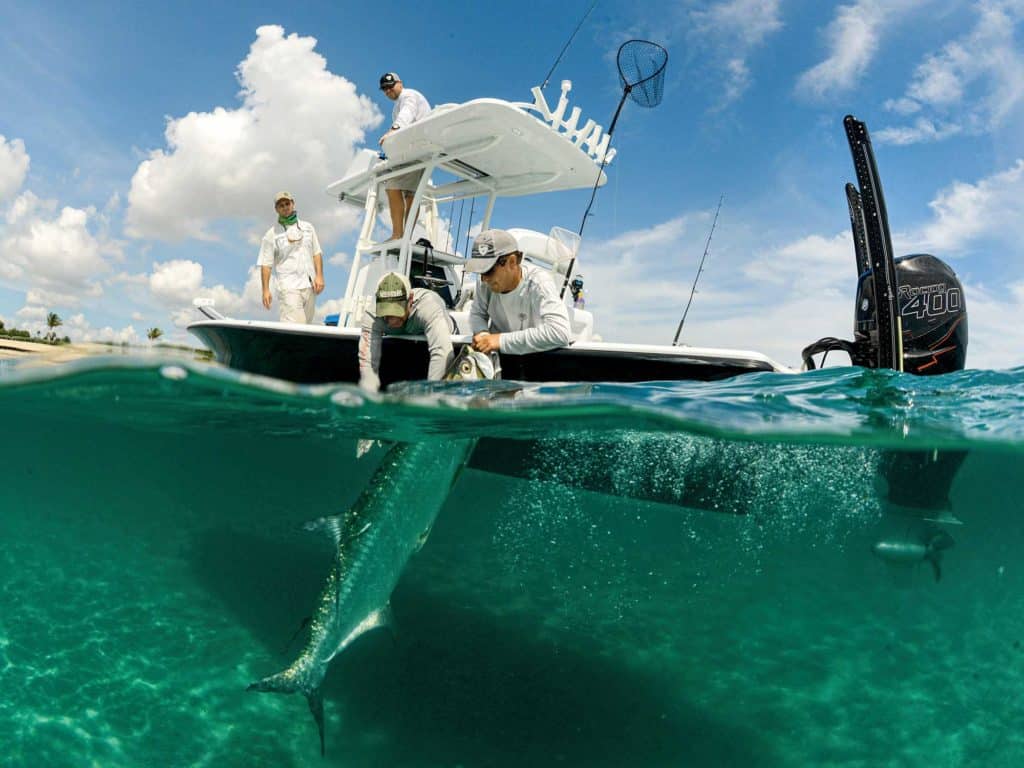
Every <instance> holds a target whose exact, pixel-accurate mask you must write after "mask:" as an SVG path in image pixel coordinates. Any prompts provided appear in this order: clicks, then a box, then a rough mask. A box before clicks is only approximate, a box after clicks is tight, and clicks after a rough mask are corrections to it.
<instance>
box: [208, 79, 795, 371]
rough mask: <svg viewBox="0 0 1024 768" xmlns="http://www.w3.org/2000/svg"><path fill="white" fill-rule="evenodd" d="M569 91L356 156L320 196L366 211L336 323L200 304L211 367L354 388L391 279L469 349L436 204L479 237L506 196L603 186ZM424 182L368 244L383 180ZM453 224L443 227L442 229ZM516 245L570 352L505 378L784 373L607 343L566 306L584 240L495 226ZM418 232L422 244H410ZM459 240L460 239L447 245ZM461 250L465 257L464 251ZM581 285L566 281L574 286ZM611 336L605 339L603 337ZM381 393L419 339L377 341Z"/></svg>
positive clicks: (459, 258)
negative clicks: (426, 302)
mask: <svg viewBox="0 0 1024 768" xmlns="http://www.w3.org/2000/svg"><path fill="white" fill-rule="evenodd" d="M571 89H572V83H571V82H570V81H568V80H564V81H562V84H561V94H560V96H559V100H558V103H557V104H556V105H555V107H554V109H552V108H551V107H550V106H549V104H548V102H547V100H546V98H545V96H544V93H543V91H542V89H541V87H539V86H538V87H535V88H533V89H532V95H533V100H532V101H530V102H511V101H505V100H502V99H494V98H481V99H474V100H472V101H468V102H465V103H462V104H444V105H441V106H438V107H436V108H435V109H434V110H433V111H432V112H431V113H430V114H429V115H428V116H427V117H425V118H423V119H422V120H420V121H418V122H416V123H413V124H412V125H409V126H407V127H405V128H402V129H400V130H397V131H395V132H393V133H391V134H390V135H389V136H388V138H387V140H386V141H385V150H386V153H387V154H386V157H382V156H381V155H380V154H378V152H377V151H375V150H371V149H363V150H361V151H360V152H359V153H358V154H357V155H356V158H355V160H354V161H353V163H352V164H351V166H350V167H349V168H348V171H347V173H346V174H345V176H344V178H342V179H340V180H339V181H336V182H334V183H333V184H331V185H330V186H329V187H328V188H327V192H328V193H329V194H331V195H332V196H334V197H336V198H337V200H338V201H339V204H341V205H354V206H358V207H359V208H360V209H362V211H363V220H362V226H361V228H360V231H359V235H358V239H357V242H356V247H355V252H354V256H353V260H352V266H351V269H350V271H349V275H348V280H347V282H346V286H345V294H344V296H343V297H342V298H341V301H340V311H339V312H338V314H337V315H336V316H334V317H330V318H328V324H325V325H319V326H317V325H302V324H292V323H280V322H273V321H261V320H243V319H234V318H229V317H225V316H223V315H221V314H220V313H219V312H218V311H217V310H216V308H215V307H214V306H212V305H211V304H210V302H208V301H204V300H202V299H197V301H196V307H197V309H198V310H199V311H200V312H201V313H202V314H203V315H204V318H205V319H203V320H200V321H197V322H194V323H192V324H190V325H189V326H188V330H189V331H191V332H192V333H193V334H195V335H196V336H197V337H198V338H199V339H200V340H201V341H202V342H203V343H204V344H205V345H206V346H207V347H209V348H210V349H211V350H212V351H213V353H214V355H215V357H216V359H217V360H218V361H220V362H221V363H223V364H224V365H227V366H229V367H231V368H235V369H238V370H242V371H247V372H250V373H257V374H263V375H267V376H273V377H276V378H280V379H286V380H290V381H294V382H298V383H304V384H310V383H328V382H357V381H358V380H359V363H358V356H357V349H358V344H359V337H360V326H361V322H362V319H363V316H364V314H365V312H366V309H367V307H370V306H372V304H371V302H372V301H373V292H374V288H375V286H376V283H377V280H378V279H379V278H380V277H381V276H382V275H383V274H384V273H385V272H389V271H398V272H401V273H402V274H404V275H406V276H408V278H409V279H410V282H411V284H412V285H413V286H414V287H426V288H429V289H431V290H434V291H435V292H437V293H438V294H439V295H440V296H441V297H442V298H443V299H444V301H445V303H446V305H447V306H448V309H449V311H450V312H451V315H452V317H453V319H454V320H455V323H456V328H457V332H456V333H455V334H454V335H453V336H452V343H453V346H454V347H455V350H456V352H458V351H459V349H461V347H462V346H463V345H465V344H467V343H469V342H470V336H469V335H468V334H467V333H466V332H467V331H468V330H469V311H470V309H471V306H472V301H473V289H474V284H473V280H475V278H470V276H469V275H468V274H467V273H466V272H465V270H464V269H463V264H464V262H465V258H466V257H465V253H463V252H459V249H458V247H457V246H453V245H452V240H453V238H452V236H451V235H450V234H449V232H448V227H450V226H451V221H450V220H449V221H448V222H445V221H443V220H442V218H441V216H440V215H439V210H440V207H441V206H442V205H445V204H452V205H454V204H455V203H457V202H458V203H461V204H463V205H464V202H463V201H471V203H472V205H473V208H474V209H480V210H482V211H483V216H482V220H481V221H480V225H481V228H482V229H488V228H490V227H491V226H492V221H493V218H494V211H495V206H496V204H497V203H498V201H499V200H500V199H502V198H509V197H519V196H525V195H545V194H551V193H556V192H561V191H564V190H573V189H589V188H592V187H595V186H601V185H603V184H604V183H605V182H606V181H607V176H606V174H605V172H604V167H605V166H607V164H608V163H609V162H611V160H612V159H613V158H614V156H615V150H613V149H609V146H608V144H609V140H610V136H609V135H608V134H606V133H604V129H603V128H602V126H601V125H598V124H597V123H595V122H594V121H593V120H590V119H588V120H586V121H585V122H582V123H581V114H582V110H581V109H580V108H579V107H578V106H574V107H573V108H572V109H571V110H570V108H569V93H570V91H571ZM417 172H419V173H420V182H419V185H418V186H417V188H416V190H415V193H414V197H413V203H412V206H411V207H410V214H409V217H408V220H407V221H406V226H405V234H404V236H403V237H402V238H401V239H399V240H392V241H387V242H379V241H376V240H374V230H375V228H376V226H377V224H378V220H379V216H380V213H381V210H382V207H383V202H384V199H385V196H384V195H382V194H381V188H382V185H384V184H385V183H386V182H387V181H388V180H390V179H394V178H396V177H399V176H405V175H407V174H411V173H417ZM450 218H451V217H449V219H450ZM504 228H505V229H508V230H509V231H510V232H511V233H512V234H513V236H514V237H515V238H516V240H517V242H518V244H519V247H520V250H521V251H522V252H523V256H524V259H525V260H527V261H529V262H531V263H533V264H536V265H539V266H541V267H543V268H544V269H547V270H549V271H550V272H551V276H552V279H553V280H554V281H555V282H556V285H558V286H560V287H561V290H562V294H563V297H564V300H565V301H566V302H567V308H568V313H569V319H570V325H571V335H572V340H571V343H570V344H569V346H567V347H565V348H562V349H555V350H550V351H547V352H539V353H534V354H527V355H509V354H502V355H501V366H502V372H503V376H504V377H505V378H510V379H516V380H519V381H528V382H553V381H611V382H638V381H672V380H696V381H714V380H720V379H725V378H729V377H732V376H737V375H740V374H745V373H754V372H759V371H789V370H790V369H788V368H786V367H785V366H783V365H780V364H779V363H776V362H775V361H773V360H772V359H770V358H769V357H768V356H767V355H764V354H760V353H758V352H751V351H744V350H736V349H724V348H703V347H692V346H676V345H672V344H627V343H620V342H615V341H605V340H604V339H602V337H601V335H600V334H599V333H598V332H597V325H596V323H595V318H594V315H593V313H592V312H590V311H589V310H587V309H584V308H582V306H580V305H579V304H580V302H578V301H574V300H573V293H576V292H577V290H578V289H577V288H575V287H574V288H573V289H572V290H571V291H569V294H568V295H566V288H567V287H570V286H573V285H574V279H575V278H576V277H577V276H578V275H579V274H580V273H581V271H582V260H581V253H580V245H581V238H580V237H579V236H578V235H577V234H576V233H575V232H572V231H569V230H567V229H564V228H561V227H557V226H555V227H549V228H547V229H546V231H537V230H531V229H523V228H514V227H507V226H506V227H504ZM417 233H422V236H420V235H419V234H417ZM454 239H455V241H456V242H457V240H458V238H457V235H456V237H455V238H454ZM465 250H468V249H465ZM578 285H579V282H578V281H576V282H575V286H578ZM612 334H614V331H612ZM383 351H384V354H383V356H382V363H381V371H380V378H381V384H382V386H387V385H388V384H391V383H394V382H397V381H408V380H416V379H422V378H424V377H425V374H426V370H427V361H428V358H429V355H428V351H427V345H426V339H425V338H423V337H415V336H392V337H385V339H384V350H383Z"/></svg>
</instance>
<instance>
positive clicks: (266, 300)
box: [263, 288, 274, 309]
mask: <svg viewBox="0 0 1024 768" xmlns="http://www.w3.org/2000/svg"><path fill="white" fill-rule="evenodd" d="M273 300H274V299H273V297H272V296H271V295H270V289H269V288H264V289H263V308H264V309H270V304H271V302H272V301H273Z"/></svg>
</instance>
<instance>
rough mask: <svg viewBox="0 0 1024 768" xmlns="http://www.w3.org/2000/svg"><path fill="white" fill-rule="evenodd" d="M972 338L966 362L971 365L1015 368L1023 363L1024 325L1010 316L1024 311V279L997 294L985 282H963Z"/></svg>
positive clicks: (1020, 314) (968, 345)
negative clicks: (1011, 319)
mask: <svg viewBox="0 0 1024 768" xmlns="http://www.w3.org/2000/svg"><path fill="white" fill-rule="evenodd" d="M964 294H965V296H966V299H967V318H968V322H969V323H970V340H969V342H968V344H967V365H968V366H970V367H971V368H993V369H998V368H1014V367H1016V366H1019V365H1022V364H1024V354H1022V353H1021V350H1024V325H1021V324H1020V323H1014V322H1007V318H1016V317H1021V316H1022V314H1024V282H1018V283H1013V284H1011V285H1010V286H1008V289H1007V290H1005V291H999V292H998V293H997V292H995V291H992V290H991V289H989V288H988V287H987V286H984V285H972V284H970V283H968V284H966V285H964Z"/></svg>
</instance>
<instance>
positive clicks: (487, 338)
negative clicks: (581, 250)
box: [466, 229, 570, 355]
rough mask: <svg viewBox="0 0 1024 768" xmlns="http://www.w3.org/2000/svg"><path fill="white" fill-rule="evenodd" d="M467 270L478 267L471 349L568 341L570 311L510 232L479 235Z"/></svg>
mask: <svg viewBox="0 0 1024 768" xmlns="http://www.w3.org/2000/svg"><path fill="white" fill-rule="evenodd" d="M466 271H467V272H478V273H480V284H479V285H478V286H477V290H476V296H475V297H474V299H473V309H472V310H471V311H470V313H469V325H470V330H471V332H472V334H473V349H476V350H478V351H480V352H484V353H490V352H504V353H508V354H512V355H524V354H527V353H530V352H543V351H544V350H546V349H555V348H557V347H564V346H567V345H568V344H569V341H570V335H569V312H568V310H566V308H565V304H564V303H563V302H562V300H561V298H559V296H558V289H557V288H556V287H555V283H554V281H553V280H552V279H551V275H550V273H549V272H548V271H547V270H545V269H541V268H540V267H538V266H536V265H534V264H527V263H525V262H524V261H523V254H522V252H521V251H520V250H519V244H518V243H516V239H515V238H514V237H512V235H510V234H509V233H508V232H506V231H505V230H503V229H488V230H486V231H484V232H481V233H480V234H479V235H477V236H476V239H475V240H474V241H473V250H472V253H471V254H470V259H469V260H468V261H467V262H466Z"/></svg>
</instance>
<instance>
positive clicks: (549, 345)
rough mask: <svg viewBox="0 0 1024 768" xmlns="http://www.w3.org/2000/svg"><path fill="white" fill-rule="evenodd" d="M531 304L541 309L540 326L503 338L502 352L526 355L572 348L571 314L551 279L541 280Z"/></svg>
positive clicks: (535, 287) (513, 332)
mask: <svg viewBox="0 0 1024 768" xmlns="http://www.w3.org/2000/svg"><path fill="white" fill-rule="evenodd" d="M530 300H531V301H535V302H538V303H539V305H540V306H539V308H538V312H537V314H539V315H540V318H541V320H540V325H536V326H533V327H532V328H526V329H524V330H522V331H511V332H509V333H503V334H501V339H500V350H501V351H502V352H506V353H508V354H511V355H525V354H528V353H530V352H543V351H544V350H546V349H557V348H558V347H565V346H568V345H569V341H570V340H571V338H572V335H571V331H570V329H569V312H568V311H567V310H566V308H565V304H564V303H562V300H561V299H560V298H559V297H558V291H557V289H556V288H555V285H554V283H553V282H552V281H551V280H549V279H539V280H537V281H536V282H535V283H534V284H533V292H532V293H531V295H530Z"/></svg>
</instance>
